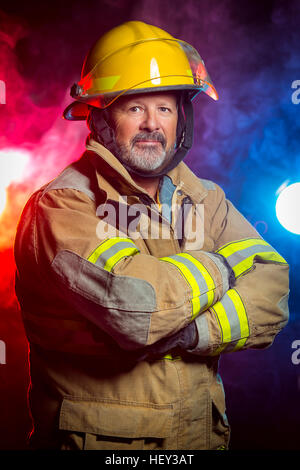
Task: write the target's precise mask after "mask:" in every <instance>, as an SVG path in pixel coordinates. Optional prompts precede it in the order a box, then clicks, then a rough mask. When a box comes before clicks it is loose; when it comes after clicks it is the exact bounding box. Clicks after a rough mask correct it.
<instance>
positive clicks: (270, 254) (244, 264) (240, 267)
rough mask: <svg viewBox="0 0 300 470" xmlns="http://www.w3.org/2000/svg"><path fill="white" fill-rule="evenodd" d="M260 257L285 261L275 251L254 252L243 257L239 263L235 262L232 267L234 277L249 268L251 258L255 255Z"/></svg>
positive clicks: (251, 261) (251, 262) (280, 261)
mask: <svg viewBox="0 0 300 470" xmlns="http://www.w3.org/2000/svg"><path fill="white" fill-rule="evenodd" d="M256 256H257V257H258V258H261V259H263V260H265V261H276V262H278V263H285V262H286V261H285V260H284V259H283V258H282V256H280V255H279V253H276V252H275V251H265V252H261V253H256V254H254V255H251V256H249V257H248V258H246V259H244V260H243V261H241V262H240V263H238V264H236V265H235V266H234V267H233V268H232V269H233V272H234V274H235V277H239V276H240V275H241V274H243V273H245V272H246V271H248V270H249V269H251V267H252V265H253V260H254V258H255V257H256Z"/></svg>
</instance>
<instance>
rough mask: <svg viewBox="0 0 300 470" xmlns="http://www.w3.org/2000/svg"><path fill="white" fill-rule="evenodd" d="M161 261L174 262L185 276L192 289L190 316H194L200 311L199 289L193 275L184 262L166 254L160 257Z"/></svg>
mask: <svg viewBox="0 0 300 470" xmlns="http://www.w3.org/2000/svg"><path fill="white" fill-rule="evenodd" d="M161 260H162V261H167V262H168V263H171V264H174V265H175V266H176V267H177V268H178V269H179V271H180V273H181V274H182V276H183V277H184V278H185V280H186V281H187V283H188V284H189V286H190V287H191V289H192V315H191V316H192V318H194V316H195V315H197V313H199V312H200V289H199V286H198V283H197V282H196V280H195V278H194V276H192V275H191V272H190V270H189V269H188V268H187V267H186V265H185V264H183V263H180V262H178V261H177V260H175V259H173V258H171V257H169V256H166V257H164V258H161Z"/></svg>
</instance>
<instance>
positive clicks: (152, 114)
mask: <svg viewBox="0 0 300 470" xmlns="http://www.w3.org/2000/svg"><path fill="white" fill-rule="evenodd" d="M140 128H141V129H142V130H144V131H148V132H153V131H157V130H159V129H160V123H159V119H158V116H157V114H156V111H155V110H151V109H149V110H147V111H145V112H144V115H143V119H142V121H141V124H140Z"/></svg>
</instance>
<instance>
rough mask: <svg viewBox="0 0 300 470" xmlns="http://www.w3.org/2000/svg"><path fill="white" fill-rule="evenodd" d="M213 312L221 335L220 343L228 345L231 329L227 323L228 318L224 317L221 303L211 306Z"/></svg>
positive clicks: (224, 313)
mask: <svg viewBox="0 0 300 470" xmlns="http://www.w3.org/2000/svg"><path fill="white" fill-rule="evenodd" d="M213 310H214V312H215V314H216V316H217V319H218V323H219V325H220V327H221V333H222V338H221V342H222V344H224V343H229V342H230V340H231V328H230V323H229V321H228V317H227V315H226V311H225V308H224V307H223V305H222V303H221V301H219V302H217V303H216V304H215V305H214V306H213Z"/></svg>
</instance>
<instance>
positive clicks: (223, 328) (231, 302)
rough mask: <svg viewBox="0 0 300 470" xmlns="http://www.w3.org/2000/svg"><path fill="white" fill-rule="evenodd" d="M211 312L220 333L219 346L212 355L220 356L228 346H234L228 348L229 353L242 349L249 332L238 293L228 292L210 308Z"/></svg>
mask: <svg viewBox="0 0 300 470" xmlns="http://www.w3.org/2000/svg"><path fill="white" fill-rule="evenodd" d="M212 311H213V312H214V314H215V316H216V319H217V321H218V324H219V327H220V332H221V341H220V343H221V344H220V346H219V347H218V348H217V350H216V351H215V352H214V353H213V355H214V356H215V355H218V354H220V353H221V352H222V351H224V350H225V348H227V347H228V346H229V347H230V344H231V345H234V347H233V348H231V349H230V348H229V349H230V350H231V351H237V350H238V349H240V348H242V347H243V346H244V344H245V342H246V341H247V338H248V337H249V334H250V331H249V323H248V317H247V312H246V309H245V306H244V303H243V301H242V299H241V297H240V295H239V293H238V292H237V291H236V290H235V289H230V290H228V291H227V292H226V294H225V295H224V296H223V297H222V299H221V300H220V301H219V302H217V303H216V304H215V305H214V306H213V307H212ZM235 342H236V343H235ZM234 343H235V344H234Z"/></svg>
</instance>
